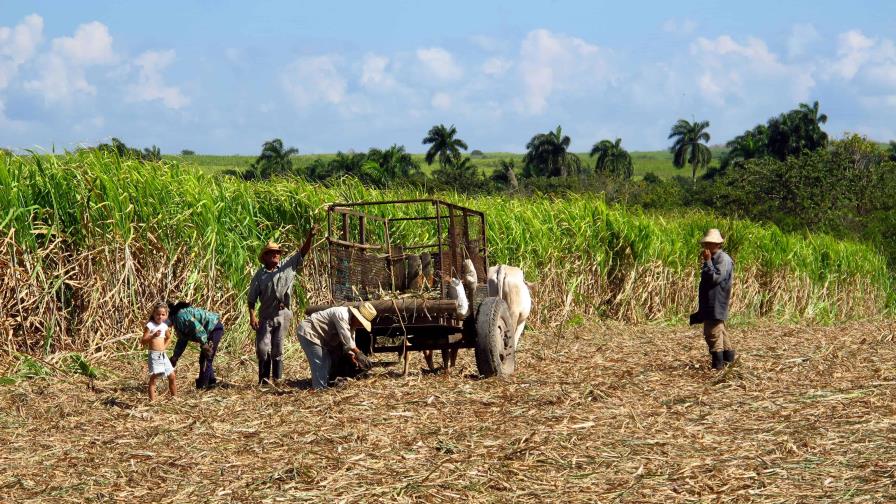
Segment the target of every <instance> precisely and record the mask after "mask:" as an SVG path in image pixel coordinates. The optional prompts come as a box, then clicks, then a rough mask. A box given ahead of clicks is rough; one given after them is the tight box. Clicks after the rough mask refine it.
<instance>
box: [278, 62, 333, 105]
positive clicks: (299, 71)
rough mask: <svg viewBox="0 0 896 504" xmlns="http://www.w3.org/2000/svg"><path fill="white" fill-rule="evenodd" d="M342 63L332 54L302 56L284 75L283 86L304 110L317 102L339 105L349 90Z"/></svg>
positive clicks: (291, 64) (282, 78) (290, 65)
mask: <svg viewBox="0 0 896 504" xmlns="http://www.w3.org/2000/svg"><path fill="white" fill-rule="evenodd" d="M338 63H339V58H338V57H336V56H331V55H323V56H308V57H302V58H298V59H296V60H295V61H293V62H292V63H290V64H289V65H288V66H287V67H286V69H285V70H284V72H283V74H282V75H281V79H280V81H281V83H282V85H283V89H284V90H285V91H286V94H287V95H288V96H289V98H290V99H291V100H292V102H293V103H294V104H295V106H296V107H298V108H300V109H304V108H307V107H310V106H312V105H315V104H317V103H330V104H338V103H340V102H342V101H343V99H344V98H345V95H346V90H347V89H348V81H347V80H346V78H345V77H343V75H342V73H341V72H340V71H339V69H338V68H337V64H338Z"/></svg>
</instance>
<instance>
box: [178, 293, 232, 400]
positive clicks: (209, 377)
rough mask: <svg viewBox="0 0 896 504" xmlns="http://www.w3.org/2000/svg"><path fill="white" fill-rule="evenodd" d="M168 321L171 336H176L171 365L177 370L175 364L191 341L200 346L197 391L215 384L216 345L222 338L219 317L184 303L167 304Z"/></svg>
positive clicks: (222, 333)
mask: <svg viewBox="0 0 896 504" xmlns="http://www.w3.org/2000/svg"><path fill="white" fill-rule="evenodd" d="M168 319H169V321H170V322H171V324H170V325H171V326H172V327H174V332H175V333H177V344H175V346H174V355H172V357H171V365H172V366H174V367H177V361H178V360H179V359H180V356H181V354H183V353H184V350H186V348H187V343H188V342H190V341H193V342H195V343H198V344H199V377H198V378H196V388H197V389H205V388H209V387H211V386H213V385H215V384H216V383H217V381H218V380H217V379H216V378H215V368H214V360H215V354H216V353H218V345H219V344H220V343H221V338H222V337H223V336H224V326H223V325H222V324H221V317H220V316H219V315H218V314H217V313H215V312H210V311H208V310H203V309H201V308H196V307H194V306H191V305H190V303H187V302H186V301H179V302H177V303H168Z"/></svg>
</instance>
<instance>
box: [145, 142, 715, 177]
mask: <svg viewBox="0 0 896 504" xmlns="http://www.w3.org/2000/svg"><path fill="white" fill-rule="evenodd" d="M712 151H713V159H712V164H711V165H712V166H718V163H719V158H720V157H721V155H722V153H723V152H724V150H723V149H720V148H715V147H714V148H712ZM577 155H578V156H579V158H580V159H581V160H582V164H583V165H585V166H588V167H593V166H594V162H595V160H594V159H593V158H592V157H591V156H589V155H588V153H577ZM412 156H413V157H414V159H415V160H416V161H417V162H418V163H420V167H421V168H422V169H423V172H424V173H427V174H430V173H432V171H433V170H434V169H436V168H437V167H438V165H437V164H433V165H432V166H430V165H427V164H426V163H425V162H424V160H423V158H424V155H423V154H412ZM631 156H632V163H633V164H634V166H635V175H634V176H635V178H640V177H643V176H644V174H645V173H648V172H653V173H654V174H656V175H658V176H660V177H664V178H671V177H673V176H675V175H682V176H690V173H691V172H690V168H689V167H684V168H682V169H678V168H675V167H674V166H673V165H672V154H670V153H669V152H668V151H634V152H631ZM333 157H335V154H300V155H298V156H296V158H295V163H296V165H297V166H298V167H300V168H301V167H304V166H307V165H309V164H311V163H313V162H314V161H315V160H317V159H324V160H328V159H332V158H333ZM163 158H165V159H169V160H178V161H181V162H184V163H187V164H191V165H195V166H198V167H199V168H201V169H202V170H203V171H204V172H206V173H208V174H212V175H214V174H218V173H224V172H226V171H227V170H236V171H243V170H245V169H246V168H247V167H248V166H249V165H250V164H252V161H254V160H255V156H240V155H232V156H220V155H212V154H196V155H192V156H180V155H170V154H169V155H165V156H163ZM502 159H513V160H514V161H515V162H516V166H517V167H518V168H517V170H518V171H521V170H522V166H523V154H520V153H513V152H486V153H485V154H484V155H482V156H475V157H472V158H471V160H472V162H473V165H474V166H476V167H477V168H479V169H480V171H481V172H482V173H483V174H484V175H486V176H488V175H491V174H492V172H493V171H494V170H495V169H496V168H497V167H498V162H499V161H500V160H502Z"/></svg>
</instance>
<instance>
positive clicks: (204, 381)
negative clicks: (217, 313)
mask: <svg viewBox="0 0 896 504" xmlns="http://www.w3.org/2000/svg"><path fill="white" fill-rule="evenodd" d="M222 336H224V326H222V325H221V324H218V325H216V326H215V328H214V329H212V332H210V333H208V340H209V342H211V344H212V352H211V354H209V356H208V357H206V356H205V354H203V353H202V352H199V377H198V378H196V388H198V389H203V388H207V387H208V386H209V385H214V384H215V382H217V381H218V380H217V379H215V366H214V361H215V355H217V353H218V345H219V344H220V343H221V337H222Z"/></svg>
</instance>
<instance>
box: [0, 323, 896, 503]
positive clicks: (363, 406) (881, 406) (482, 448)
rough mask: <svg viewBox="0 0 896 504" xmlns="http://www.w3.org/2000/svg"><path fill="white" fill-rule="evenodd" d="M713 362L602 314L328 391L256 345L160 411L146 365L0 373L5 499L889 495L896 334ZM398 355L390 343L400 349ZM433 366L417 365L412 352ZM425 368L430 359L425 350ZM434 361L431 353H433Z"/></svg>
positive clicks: (697, 350) (756, 346)
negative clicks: (214, 384)
mask: <svg viewBox="0 0 896 504" xmlns="http://www.w3.org/2000/svg"><path fill="white" fill-rule="evenodd" d="M733 336H734V339H735V342H736V344H737V347H738V350H739V351H740V352H741V353H740V356H741V359H740V360H739V361H738V363H737V364H736V365H735V366H734V367H732V368H729V369H728V370H727V371H726V372H725V373H723V374H714V373H713V372H711V371H710V370H709V369H708V366H707V360H708V356H707V355H706V350H705V345H704V343H703V341H702V338H701V337H700V336H698V332H697V330H695V329H689V328H686V327H654V326H642V327H636V328H630V327H622V326H596V325H595V326H587V327H577V328H572V329H569V330H567V331H566V332H565V333H563V334H559V333H557V332H555V331H545V332H543V333H540V334H536V333H529V334H527V335H526V336H524V348H523V351H522V352H521V354H520V357H519V361H518V362H519V368H518V373H517V375H515V376H514V377H513V378H512V379H510V380H506V381H497V380H483V381H478V380H475V379H472V378H471V377H470V376H469V374H470V373H471V371H472V370H473V369H474V365H473V359H472V354H471V353H469V352H467V353H462V355H461V359H460V364H459V366H460V368H459V370H458V371H456V372H454V373H453V374H451V375H450V376H445V375H438V374H437V375H433V374H427V373H420V372H419V371H417V372H414V373H412V375H411V376H409V377H408V378H402V377H399V376H396V375H397V373H398V367H397V366H395V367H379V368H376V369H375V371H374V374H373V376H372V377H370V378H368V379H364V380H359V381H351V382H349V383H348V384H347V385H346V386H343V387H340V388H338V389H335V390H332V391H329V392H327V393H323V394H319V393H311V392H309V391H308V390H307V389H306V388H305V387H306V386H307V382H306V381H305V379H306V378H307V376H308V373H307V367H306V365H305V363H304V361H303V356H302V354H301V351H300V350H298V348H297V346H293V347H292V348H291V349H290V352H289V354H288V355H287V366H286V373H287V376H291V377H297V378H299V380H298V381H296V382H293V383H291V384H290V386H289V387H285V388H284V389H283V390H281V391H275V390H267V391H259V390H257V389H255V388H254V387H251V386H249V385H248V384H249V383H251V382H252V381H253V379H254V373H255V369H254V357H251V355H252V354H251V352H250V351H249V348H248V347H246V348H245V349H244V350H245V354H244V355H246V356H247V357H236V354H228V355H223V356H222V359H221V362H220V374H221V376H222V377H224V378H225V379H226V380H228V381H229V382H230V383H232V385H231V386H229V387H227V388H220V389H217V390H213V391H210V392H206V393H197V392H196V391H194V390H192V389H191V388H190V387H189V385H191V384H192V383H191V381H192V378H193V376H192V375H193V374H194V373H195V371H196V364H195V361H194V359H193V358H194V357H195V355H194V354H188V355H187V356H185V357H184V359H183V360H182V362H183V363H184V365H182V366H181V376H180V380H179V383H180V384H181V385H182V389H181V390H182V397H181V398H180V399H179V400H177V401H169V400H166V399H163V400H161V401H160V402H158V403H155V404H152V405H149V404H147V402H146V400H145V396H144V390H143V379H142V373H143V357H142V354H141V355H136V354H135V355H131V356H119V357H116V358H114V360H109V361H106V362H100V363H98V364H99V366H100V367H102V368H103V369H105V370H106V373H105V376H104V377H101V378H100V379H99V380H97V382H96V383H95V388H94V390H91V389H89V388H88V387H87V384H86V379H84V378H80V377H78V378H75V377H72V376H56V377H50V378H36V379H32V380H28V381H20V382H18V383H16V384H13V385H6V386H0V438H2V439H3V443H2V444H0V463H2V466H3V467H4V471H3V472H2V473H0V495H2V499H3V500H8V501H10V502H34V501H45V500H52V501H58V502H83V501H103V502H107V501H121V502H148V501H157V502H199V501H201V502H225V501H242V502H261V501H272V502H273V501H318V502H331V501H347V502H352V501H366V502H406V501H427V502H448V501H456V500H462V501H477V502H478V501H486V502H487V501H517V502H545V501H596V502H616V501H633V502H645V501H649V502H677V501H710V502H717V501H722V502H738V501H761V502H825V501H850V502H852V501H856V502H859V501H861V502H885V501H889V502H892V500H893V498H894V495H896V366H894V363H896V326H894V325H893V324H892V323H889V322H886V323H885V322H864V323H854V324H849V325H842V326H836V327H798V326H772V325H758V326H751V327H746V328H744V327H740V328H734V329H733ZM380 358H381V359H384V358H385V356H381V357H380ZM415 359H419V357H417V356H415ZM416 362H418V363H419V365H420V366H422V359H420V360H419V361H416ZM417 369H419V366H417Z"/></svg>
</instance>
